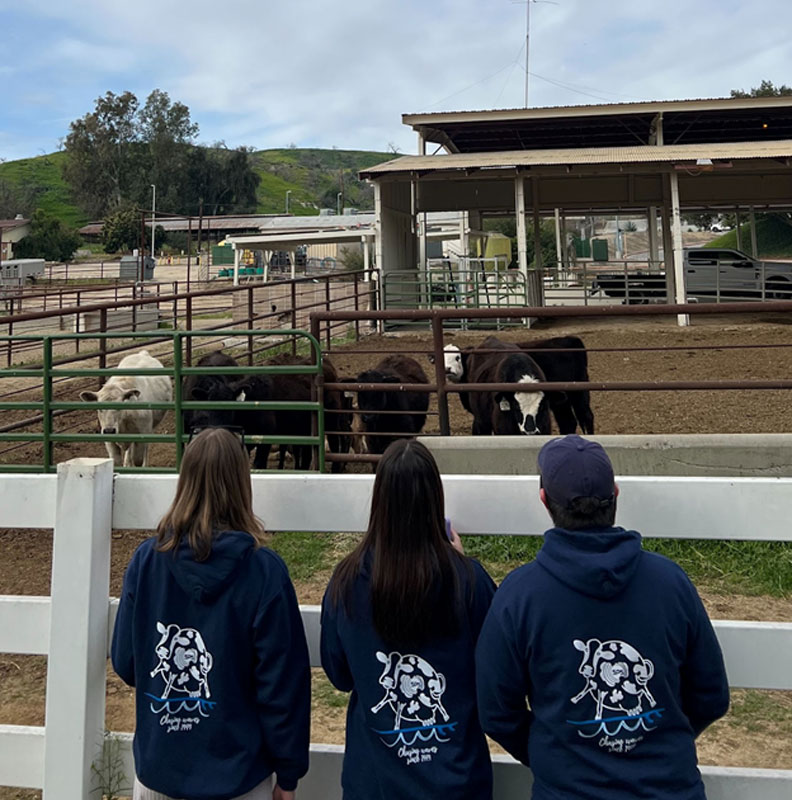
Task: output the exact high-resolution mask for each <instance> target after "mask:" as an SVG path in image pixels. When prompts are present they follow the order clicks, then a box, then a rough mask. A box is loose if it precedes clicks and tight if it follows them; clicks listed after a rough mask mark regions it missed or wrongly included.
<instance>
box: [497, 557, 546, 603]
mask: <svg viewBox="0 0 792 800" xmlns="http://www.w3.org/2000/svg"><path fill="white" fill-rule="evenodd" d="M537 574H538V573H537V564H536V562H535V561H529V562H528V563H527V564H522V565H521V566H519V567H516V568H515V569H513V570H512V571H511V572H510V573H509V574H508V575H507V576H506V577H505V578H504V579H503V580H502V581H501V585H500V586H499V587H498V592H497V595H496V597H497V598H498V600H499V602H503V601H505V600H508V599H510V598H512V597H514V596H521V597H522V596H525V595H526V594H527V593H529V592H531V590H532V589H533V587H534V585H535V584H536V577H537Z"/></svg>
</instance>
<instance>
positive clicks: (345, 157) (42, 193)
mask: <svg viewBox="0 0 792 800" xmlns="http://www.w3.org/2000/svg"><path fill="white" fill-rule="evenodd" d="M65 158H66V154H65V153H62V152H59V153H50V154H49V155H46V156H38V157H36V158H25V159H21V160H19V161H7V162H5V163H2V164H0V180H3V179H4V180H7V181H8V182H9V183H11V184H14V185H17V186H24V187H27V188H32V189H33V190H34V191H35V192H36V200H37V205H38V206H39V207H40V208H43V209H44V210H45V211H47V212H48V213H50V214H53V215H54V216H55V217H57V218H58V219H60V220H61V221H62V222H64V223H65V224H66V225H68V226H69V227H72V228H73V227H79V226H80V225H84V224H85V223H86V222H88V221H89V220H88V219H87V218H86V216H85V214H84V213H83V212H82V211H81V210H80V209H79V208H78V207H77V206H76V205H74V203H73V202H72V201H71V198H70V196H69V188H68V186H67V185H66V182H65V181H64V180H63V175H62V166H63V163H64V160H65ZM391 158H394V155H393V154H392V153H372V152H368V151H365V150H319V149H300V148H286V149H283V150H260V151H258V152H256V153H253V155H252V161H253V165H254V169H255V170H256V172H257V173H258V174H259V176H260V178H261V182H260V183H259V187H258V206H257V208H256V211H257V213H260V214H278V213H281V214H282V213H284V212H285V209H286V192H287V191H289V190H291V195H290V198H289V206H290V208H289V210H290V211H291V213H293V214H304V215H313V214H318V213H319V209H320V208H322V207H330V208H335V207H336V199H337V193H338V192H339V191H343V204H344V206H353V207H355V208H359V209H362V210H363V209H373V208H374V198H373V191H372V189H371V187H370V186H367V185H366V184H365V183H363V182H361V181H359V180H358V177H357V175H358V172H359V171H360V170H361V169H366V168H368V167H371V166H373V165H375V164H380V163H382V162H383V161H388V160H389V159H391Z"/></svg>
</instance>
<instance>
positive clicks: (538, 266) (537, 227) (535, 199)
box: [531, 175, 544, 306]
mask: <svg viewBox="0 0 792 800" xmlns="http://www.w3.org/2000/svg"><path fill="white" fill-rule="evenodd" d="M531 194H532V205H533V235H534V261H533V268H534V270H536V271H537V272H538V275H539V305H542V306H543V305H544V281H543V280H542V275H543V270H544V264H543V263H542V219H541V217H540V216H539V177H538V176H537V175H534V176H533V179H532V180H531Z"/></svg>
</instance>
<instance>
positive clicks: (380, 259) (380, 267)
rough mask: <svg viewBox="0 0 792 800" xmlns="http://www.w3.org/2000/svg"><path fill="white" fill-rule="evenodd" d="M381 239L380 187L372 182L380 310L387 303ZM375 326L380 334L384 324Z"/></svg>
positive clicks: (377, 322)
mask: <svg viewBox="0 0 792 800" xmlns="http://www.w3.org/2000/svg"><path fill="white" fill-rule="evenodd" d="M383 238H384V237H383V235H382V185H381V184H380V182H379V181H374V266H375V268H376V270H377V282H378V290H379V308H380V309H384V308H385V307H386V305H387V302H388V298H387V297H386V296H385V281H384V265H385V257H384V252H383V247H384V246H383ZM375 324H376V326H377V333H382V332H383V331H384V330H385V323H384V322H383V321H382V320H377V321H376V323H375Z"/></svg>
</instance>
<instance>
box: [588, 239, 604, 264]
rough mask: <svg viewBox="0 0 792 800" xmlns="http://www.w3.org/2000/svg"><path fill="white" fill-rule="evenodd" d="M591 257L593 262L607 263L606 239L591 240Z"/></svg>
mask: <svg viewBox="0 0 792 800" xmlns="http://www.w3.org/2000/svg"><path fill="white" fill-rule="evenodd" d="M591 256H592V258H593V259H594V261H607V260H608V240H607V239H592V240H591Z"/></svg>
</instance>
